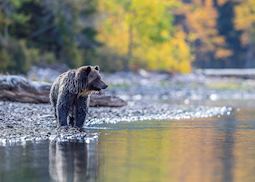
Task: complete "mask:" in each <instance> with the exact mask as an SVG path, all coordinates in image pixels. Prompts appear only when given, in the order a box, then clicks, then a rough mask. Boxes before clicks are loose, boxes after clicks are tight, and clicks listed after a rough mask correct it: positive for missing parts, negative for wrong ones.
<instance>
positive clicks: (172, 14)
mask: <svg viewBox="0 0 255 182" xmlns="http://www.w3.org/2000/svg"><path fill="white" fill-rule="evenodd" d="M254 7H255V1H254V0H243V1H232V0H160V1H159V0H107V1H106V0H54V1H52V0H40V1H39V0H1V1H0V71H1V72H11V73H12V72H14V73H17V72H21V73H26V72H27V71H28V70H29V69H30V67H31V65H35V64H56V63H57V64H66V65H68V66H69V67H77V66H81V65H84V64H100V65H101V67H102V68H103V69H104V70H105V71H116V70H136V69H140V68H144V69H147V70H156V71H169V72H180V73H188V72H190V71H191V69H192V67H193V68H194V67H196V68H230V67H231V68H233V67H236V68H246V67H255V61H253V60H254V57H255V33H254V32H255V13H254V12H255V9H254Z"/></svg>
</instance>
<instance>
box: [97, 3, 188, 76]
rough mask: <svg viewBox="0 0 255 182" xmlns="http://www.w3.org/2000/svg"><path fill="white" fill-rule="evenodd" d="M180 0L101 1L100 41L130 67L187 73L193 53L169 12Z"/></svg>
mask: <svg viewBox="0 0 255 182" xmlns="http://www.w3.org/2000/svg"><path fill="white" fill-rule="evenodd" d="M178 5H179V3H178V2H177V1H176V0H162V1H159V0H130V1H125V0H124V1H118V0H107V1H105V0H99V7H100V10H101V14H102V15H103V17H104V18H103V20H102V21H101V22H100V23H99V24H100V26H99V28H98V33H99V34H98V37H97V38H98V40H99V41H101V42H102V43H103V44H104V45H105V48H106V49H110V50H114V51H115V53H116V55H119V56H122V57H123V58H124V59H123V60H125V59H126V58H129V59H130V60H129V62H130V67H136V68H137V66H140V67H143V68H146V69H149V70H166V71H175V72H183V73H187V72H189V71H190V70H191V65H190V62H191V53H190V49H189V47H188V45H187V43H186V41H185V38H186V37H185V34H184V33H183V32H182V31H181V30H174V28H173V24H172V20H173V15H172V14H171V12H170V11H169V10H170V9H171V8H173V7H175V6H178Z"/></svg>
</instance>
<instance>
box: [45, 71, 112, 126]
mask: <svg viewBox="0 0 255 182" xmlns="http://www.w3.org/2000/svg"><path fill="white" fill-rule="evenodd" d="M106 88H107V85H106V84H105V83H104V82H103V81H102V78H101V76H100V73H99V66H95V67H93V66H82V67H80V68H78V69H73V70H69V71H67V72H64V73H62V74H61V75H59V76H58V77H57V78H56V80H55V81H54V82H53V84H52V86H51V90H50V102H51V105H52V106H53V108H54V113H55V118H56V120H57V121H58V123H59V125H60V126H64V127H67V126H68V121H69V125H71V126H75V127H78V128H81V127H82V126H83V123H84V121H85V118H86V114H87V112H88V107H89V95H90V94H91V93H92V92H93V91H100V90H102V89H106Z"/></svg>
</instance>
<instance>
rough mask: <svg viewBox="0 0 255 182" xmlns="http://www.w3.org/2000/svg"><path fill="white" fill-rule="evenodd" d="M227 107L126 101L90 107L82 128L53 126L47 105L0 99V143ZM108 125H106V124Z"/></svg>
mask: <svg viewBox="0 0 255 182" xmlns="http://www.w3.org/2000/svg"><path fill="white" fill-rule="evenodd" d="M230 112H231V108H228V107H206V106H199V107H192V106H178V105H169V104H159V103H157V104H156V103H154V104H148V103H147V104H141V103H136V102H133V103H129V105H128V106H125V107H122V108H90V110H89V115H88V118H87V122H86V126H85V130H84V131H78V130H75V129H73V128H71V129H69V130H68V131H64V130H59V129H57V123H56V121H55V119H54V117H53V111H52V108H51V107H50V105H48V104H24V103H13V102H0V115H1V118H0V120H1V122H0V130H1V132H0V144H2V145H5V144H11V143H17V142H21V143H23V142H26V141H41V140H62V141H65V140H79V141H85V140H89V139H91V138H92V139H94V138H96V137H97V133H96V132H93V131H92V130H91V129H95V128H96V129H105V128H108V129H111V127H109V124H117V123H119V122H132V121H141V122H143V121H144V120H151V119H157V120H164V119H169V120H181V119H195V118H208V117H213V116H219V117H220V116H223V115H226V114H230ZM107 125H108V127H107Z"/></svg>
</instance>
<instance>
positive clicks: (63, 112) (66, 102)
mask: <svg viewBox="0 0 255 182" xmlns="http://www.w3.org/2000/svg"><path fill="white" fill-rule="evenodd" d="M73 99H74V97H73V96H72V95H71V94H70V93H66V94H64V93H61V94H60V95H59V97H58V102H57V108H56V109H57V118H58V122H59V125H60V126H67V117H68V115H69V110H70V107H71V104H72V103H73Z"/></svg>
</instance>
